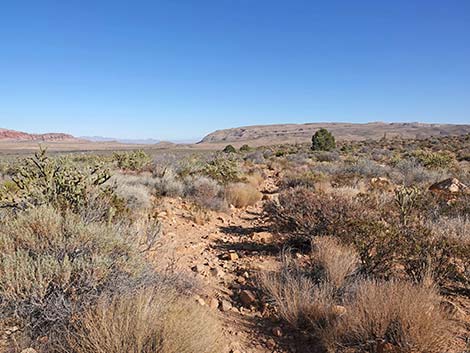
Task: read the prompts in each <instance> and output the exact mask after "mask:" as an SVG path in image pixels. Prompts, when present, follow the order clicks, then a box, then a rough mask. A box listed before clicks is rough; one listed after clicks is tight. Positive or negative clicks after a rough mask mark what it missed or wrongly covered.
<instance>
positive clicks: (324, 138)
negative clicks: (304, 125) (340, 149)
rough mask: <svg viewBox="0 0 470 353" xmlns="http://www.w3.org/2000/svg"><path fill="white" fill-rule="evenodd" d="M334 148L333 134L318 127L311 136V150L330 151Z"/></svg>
mask: <svg viewBox="0 0 470 353" xmlns="http://www.w3.org/2000/svg"><path fill="white" fill-rule="evenodd" d="M335 148H336V142H335V138H334V136H333V135H332V134H331V132H329V131H328V130H327V129H323V128H322V129H320V130H318V131H317V132H315V134H314V135H313V137H312V150H314V151H331V150H333V149H335Z"/></svg>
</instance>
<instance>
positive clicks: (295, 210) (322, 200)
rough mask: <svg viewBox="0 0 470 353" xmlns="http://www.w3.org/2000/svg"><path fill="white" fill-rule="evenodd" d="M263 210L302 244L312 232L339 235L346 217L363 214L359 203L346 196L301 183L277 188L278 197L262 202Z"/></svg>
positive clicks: (279, 227) (282, 229) (350, 217)
mask: <svg viewBox="0 0 470 353" xmlns="http://www.w3.org/2000/svg"><path fill="white" fill-rule="evenodd" d="M265 212H266V215H267V217H268V219H269V220H270V221H271V223H272V224H273V226H274V227H275V228H276V229H277V230H278V231H280V232H284V233H286V234H289V235H291V236H294V237H296V238H297V239H298V240H300V241H301V242H302V243H304V244H309V242H310V241H311V239H312V238H313V237H315V236H322V235H330V236H340V237H341V236H342V234H343V233H345V232H346V233H347V227H346V225H347V223H348V222H349V221H350V220H353V219H358V218H360V217H364V216H365V215H364V212H363V209H362V208H361V207H360V205H359V204H358V203H356V202H354V201H352V200H350V199H347V198H343V197H341V196H339V195H325V194H322V193H316V192H315V191H313V190H312V189H308V188H303V187H297V188H294V189H286V190H283V191H281V193H280V194H279V200H278V201H270V202H268V203H266V205H265Z"/></svg>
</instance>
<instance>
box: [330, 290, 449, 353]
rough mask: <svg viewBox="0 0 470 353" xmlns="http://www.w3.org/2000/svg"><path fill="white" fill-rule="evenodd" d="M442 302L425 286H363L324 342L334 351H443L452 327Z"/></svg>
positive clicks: (356, 291)
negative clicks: (386, 349) (352, 349)
mask: <svg viewBox="0 0 470 353" xmlns="http://www.w3.org/2000/svg"><path fill="white" fill-rule="evenodd" d="M441 301H442V299H441V297H440V296H439V294H438V293H437V291H436V290H435V289H434V288H433V287H429V286H426V285H423V284H411V283H408V282H396V281H392V282H376V281H362V282H359V283H357V285H356V286H355V288H354V289H353V294H352V295H351V296H350V298H347V300H346V304H345V306H346V311H345V314H344V315H343V316H341V318H340V319H339V320H337V321H336V325H335V327H334V329H333V330H332V331H331V332H326V333H325V336H324V337H323V338H324V341H325V342H327V344H326V345H328V346H330V348H331V349H332V350H338V349H339V350H347V349H348V348H349V349H351V348H354V349H358V350H360V351H373V352H380V351H384V349H385V348H386V346H388V347H389V348H388V349H389V350H391V351H396V352H435V353H438V352H445V351H448V350H449V349H451V347H452V345H453V343H454V342H453V340H454V337H455V328H456V326H455V323H454V322H453V321H452V320H450V318H449V315H448V314H447V313H446V312H445V310H444V309H443V308H442V306H441ZM331 333H332V334H331ZM330 335H331V336H330Z"/></svg>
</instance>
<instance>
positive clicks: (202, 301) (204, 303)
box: [196, 296, 206, 306]
mask: <svg viewBox="0 0 470 353" xmlns="http://www.w3.org/2000/svg"><path fill="white" fill-rule="evenodd" d="M196 302H197V303H198V304H199V305H201V306H205V305H206V302H205V301H204V299H202V298H201V297H199V296H198V297H197V298H196Z"/></svg>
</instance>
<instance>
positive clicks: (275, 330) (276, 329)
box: [272, 326, 282, 337]
mask: <svg viewBox="0 0 470 353" xmlns="http://www.w3.org/2000/svg"><path fill="white" fill-rule="evenodd" d="M272 332H273V335H274V336H276V337H282V329H281V328H280V327H279V326H277V327H274V328H273V330H272Z"/></svg>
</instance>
